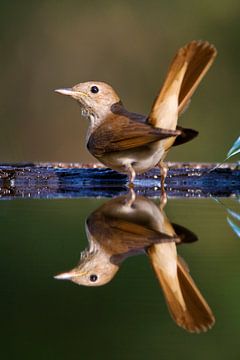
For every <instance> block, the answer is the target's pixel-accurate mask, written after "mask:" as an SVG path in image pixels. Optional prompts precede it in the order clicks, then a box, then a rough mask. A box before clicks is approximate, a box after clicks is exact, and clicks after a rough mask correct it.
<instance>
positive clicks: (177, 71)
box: [149, 41, 217, 129]
mask: <svg viewBox="0 0 240 360" xmlns="http://www.w3.org/2000/svg"><path fill="white" fill-rule="evenodd" d="M216 54H217V51H216V49H215V47H214V46H213V45H211V44H209V43H208V42H206V41H192V42H190V43H189V44H187V45H186V46H184V47H183V48H181V49H179V50H178V52H177V54H176V56H175V57H174V59H173V61H172V63H171V65H170V68H169V70H168V73H167V76H166V79H165V81H164V84H163V87H162V89H161V91H160V93H159V95H158V96H157V98H156V100H155V101H154V103H153V106H152V109H151V112H150V115H149V123H151V124H152V125H153V126H156V127H160V128H165V129H166V128H167V129H175V128H176V125H177V118H178V114H181V113H182V112H183V111H184V109H185V108H186V107H187V105H188V103H189V101H190V98H191V96H192V95H193V93H194V91H195V90H196V88H197V86H198V84H199V83H200V81H201V80H202V78H203V76H204V75H205V73H206V72H207V71H208V69H209V67H210V66H211V64H212V62H213V60H214V58H215V57H216Z"/></svg>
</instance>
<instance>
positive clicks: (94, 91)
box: [90, 86, 99, 94]
mask: <svg viewBox="0 0 240 360" xmlns="http://www.w3.org/2000/svg"><path fill="white" fill-rule="evenodd" d="M90 90H91V92H92V93H93V94H97V93H98V92H99V88H98V87H97V86H92V87H91V89H90Z"/></svg>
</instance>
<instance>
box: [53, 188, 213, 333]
mask: <svg viewBox="0 0 240 360" xmlns="http://www.w3.org/2000/svg"><path fill="white" fill-rule="evenodd" d="M164 206H165V202H163V203H160V206H158V205H157V204H156V203H155V202H153V201H152V200H150V199H147V198H145V197H143V196H140V195H136V194H135V192H134V190H132V189H131V191H130V192H129V193H128V194H127V195H123V196H120V197H117V198H114V199H112V200H110V201H108V202H106V203H105V204H103V205H102V206H100V207H99V208H98V209H96V210H95V211H94V212H93V213H92V214H90V215H89V217H88V218H87V220H86V234H87V238H88V241H89V246H88V247H87V248H86V249H85V250H84V251H82V253H81V256H80V262H79V264H78V265H77V266H76V267H74V268H73V269H72V270H70V271H67V272H64V273H61V274H59V275H57V276H55V278H56V279H60V280H70V281H72V282H74V283H76V284H78V285H85V286H95V287H97V286H101V285H105V284H107V283H108V282H110V281H111V280H112V279H113V278H114V276H115V275H116V274H117V272H118V270H119V269H120V267H121V265H122V263H123V262H124V260H126V259H127V258H129V257H131V256H136V255H140V254H146V255H147V256H148V258H149V260H150V264H151V266H152V268H153V269H154V272H155V274H156V277H157V279H158V281H159V283H160V286H161V288H162V290H163V293H164V296H165V299H166V303H167V305H168V308H169V311H170V314H171V315H172V318H173V320H174V321H175V322H176V323H177V325H179V326H181V327H182V328H184V329H185V330H187V331H189V332H201V331H206V330H208V329H210V328H211V327H212V326H213V324H214V321H215V319H214V315H213V313H212V310H211V309H210V307H209V306H208V304H207V302H206V300H205V299H204V297H203V296H202V294H201V293H200V291H199V289H198V288H197V286H196V285H195V283H194V281H193V279H192V277H191V276H190V273H189V268H188V266H187V265H186V263H185V261H184V260H183V259H182V258H181V257H180V256H179V255H177V248H176V245H180V244H182V243H191V242H194V241H196V240H197V236H196V235H195V234H194V233H193V232H192V231H190V230H188V229H187V228H185V227H183V226H181V225H178V224H175V223H171V222H170V220H169V219H168V218H167V215H166V214H165V212H164V210H163V207H164Z"/></svg>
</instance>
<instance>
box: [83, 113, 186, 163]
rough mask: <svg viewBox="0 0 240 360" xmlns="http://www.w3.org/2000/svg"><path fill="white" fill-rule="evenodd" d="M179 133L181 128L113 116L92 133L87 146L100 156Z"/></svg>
mask: <svg viewBox="0 0 240 360" xmlns="http://www.w3.org/2000/svg"><path fill="white" fill-rule="evenodd" d="M113 125H114V126H113ZM179 134H181V131H180V130H165V129H159V128H154V127H153V126H151V125H149V124H146V123H143V122H139V121H134V120H131V119H130V118H128V117H125V116H113V117H110V118H108V119H106V120H105V121H104V123H103V124H101V125H100V126H99V127H98V128H97V129H96V130H95V131H94V132H93V133H92V135H91V136H90V138H89V141H88V144H87V147H88V149H89V151H90V152H91V153H92V154H94V155H99V156H100V155H101V154H105V153H108V152H112V151H122V150H127V149H133V148H136V147H139V146H143V145H146V144H149V143H152V142H154V141H157V140H161V139H165V138H168V137H171V136H177V135H179Z"/></svg>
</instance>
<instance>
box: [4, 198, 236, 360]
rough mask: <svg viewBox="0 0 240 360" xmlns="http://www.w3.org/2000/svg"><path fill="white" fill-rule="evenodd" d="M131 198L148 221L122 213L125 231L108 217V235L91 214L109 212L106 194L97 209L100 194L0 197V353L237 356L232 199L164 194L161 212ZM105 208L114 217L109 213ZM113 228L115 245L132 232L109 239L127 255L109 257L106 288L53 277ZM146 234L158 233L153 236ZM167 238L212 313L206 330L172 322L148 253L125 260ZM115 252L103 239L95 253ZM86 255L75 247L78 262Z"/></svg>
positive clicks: (106, 356) (63, 356)
mask: <svg viewBox="0 0 240 360" xmlns="http://www.w3.org/2000/svg"><path fill="white" fill-rule="evenodd" d="M141 199H142V201H143V202H144V201H145V203H143V206H142V212H144V211H146V212H148V216H149V218H148V219H147V220H146V219H145V220H144V218H143V217H141V216H142V215H141V214H140V215H139V214H137V215H136V216H135V218H134V219H135V220H133V218H130V220H129V222H130V223H131V224H132V223H135V225H136V224H137V225H136V226H137V227H136V226H135V228H134V230H133V229H132V228H130V229H129V228H128V226H129V223H128V224H127V225H126V222H127V218H124V219H122V217H121V221H122V220H124V222H121V224H120V225H119V223H117V224H116V222H114V223H111V221H110V223H111V224H110V225H111V226H112V228H111V232H110V233H109V230H108V229H106V227H107V226H108V225H109V218H107V219H106V216H105V217H104V219H103V218H101V216H98V215H99V213H100V215H101V214H102V210H101V209H106V208H107V209H110V207H111V206H112V205H111V204H112V203H113V202H114V201H115V199H114V200H110V203H108V204H109V205H105V207H102V208H100V207H101V206H102V205H103V204H106V203H107V202H109V200H107V199H72V200H71V199H65V200H14V201H2V202H0V209H1V210H0V222H1V252H0V254H1V255H0V256H1V261H0V264H1V274H2V277H1V278H2V286H1V320H2V326H1V328H2V335H1V340H2V341H1V350H0V353H1V354H2V356H4V358H6V359H16V358H20V359H23V358H24V359H76V358H80V359H146V358H148V359H158V358H159V359H175V358H178V359H191V358H193V357H194V359H203V358H206V359H226V358H228V359H239V358H240V348H239V334H240V306H239V299H240V285H239V277H240V261H239V252H240V239H239V238H238V237H237V235H236V233H234V231H233V230H232V229H231V227H230V226H229V224H228V222H227V208H229V209H231V210H233V211H235V212H236V213H237V212H238V213H239V203H238V201H237V199H235V198H233V199H221V202H222V203H223V204H224V206H225V207H224V206H223V205H221V204H219V203H217V202H216V201H214V200H213V199H209V198H208V199H169V200H168V202H167V204H166V206H165V207H164V209H161V208H159V201H158V200H153V199H146V198H145V200H144V198H141ZM141 199H140V200H141ZM128 200H129V198H128ZM128 200H126V202H125V205H126V206H128V205H129V206H132V205H133V208H134V211H135V210H136V209H137V208H138V205H137V204H136V201H137V200H139V198H138V197H137V198H136V199H133V200H130V204H129V203H127V201H128ZM116 201H118V200H116ZM131 201H132V202H131ZM99 208H100V211H98V210H99ZM147 209H150V210H149V211H148V210H147ZM157 209H160V210H159V212H158V210H157ZM96 210H97V211H96ZM113 211H115V213H114V214H115V215H114V216H115V220H116V219H117V220H118V219H119V211H118V210H116V209H115V210H113ZM150 213H151V214H153V215H149V214H150ZM164 213H165V215H164ZM105 215H106V214H105ZM114 216H113V218H114ZM151 216H153V217H154V218H153V219H152V220H151ZM158 216H159V223H158V220H157V218H158ZM86 219H88V222H87V226H86V228H85V221H86ZM89 219H90V220H89ZM104 221H105V222H104ZM96 224H97V225H96ZM172 224H178V225H180V227H178V233H180V235H179V234H177V236H173V234H174V232H173V233H171V231H172V230H171V229H172V228H174V229H175V230H176V229H177V228H176V227H174V226H175V225H172ZM131 226H132V225H131ZM158 226H159V228H158ZM86 229H87V234H86ZM126 229H128V230H126ZM146 229H147V230H146ZM179 229H180V231H179ZM116 231H121V232H122V235H121V241H123V242H124V241H125V240H124V239H126V231H128V233H131V234H134V236H135V238H134V239H132V238H131V239H130V240H129V237H128V240H127V245H126V244H125V245H124V244H122V243H121V241H120V242H119V244H118V248H119V247H120V248H121V251H122V253H124V254H125V255H126V254H127V255H131V256H129V257H128V258H126V259H125V260H124V258H125V257H127V256H124V258H122V257H121V259H120V260H119V258H118V260H117V261H115V263H114V264H115V266H117V269H115V270H114V271H113V275H112V276H109V277H108V278H107V281H106V282H107V284H106V285H103V286H91V287H89V286H88V287H86V286H80V285H77V284H76V283H74V282H71V281H69V280H64V281H60V280H56V279H54V276H55V275H56V274H59V273H62V272H65V271H69V270H70V269H73V268H75V267H76V265H77V264H78V262H79V257H80V253H81V252H82V251H83V250H84V249H86V248H88V239H89V237H90V235H91V236H92V237H94V239H95V241H98V242H99V243H100V244H103V242H104V239H106V238H107V237H108V238H109V237H112V238H113V239H114V236H115V237H116ZM189 231H191V232H189ZM154 232H155V235H154ZM156 232H158V233H161V236H159V237H160V238H161V241H158V240H157V236H156ZM175 233H177V231H175ZM89 234H90V235H89ZM109 234H110V235H109ZM136 234H137V235H136ZM182 234H185V235H186V234H187V235H186V236H185V235H184V236H182ZM189 234H190V235H191V236H190V240H196V238H197V241H193V242H192V241H188V238H189ZM175 235H176V234H175ZM178 235H179V236H178ZM171 236H172V238H171ZM136 238H137V239H138V240H137V241H138V243H137V244H138V245H137V250H136V251H135V250H133V244H134V241H135V242H136ZM140 238H142V240H139V239H140ZM118 239H119V236H118ZM144 239H145V240H144ZM146 239H147V240H146ZM141 241H143V246H141V244H140V243H141ZM139 242H140V243H139ZM175 242H180V244H178V245H177V252H178V254H180V256H181V258H182V259H184V260H183V261H182V264H183V266H185V267H188V268H189V270H190V274H191V277H192V278H193V279H194V282H195V286H196V287H197V288H198V289H199V291H200V292H201V296H202V298H203V299H204V300H202V301H204V302H205V303H204V304H205V307H208V308H207V309H208V310H207V312H208V316H209V319H207V322H211V316H212V319H213V316H214V317H215V319H216V322H215V324H214V325H213V326H212V328H211V329H210V330H208V331H207V332H202V333H200V334H192V333H189V332H187V331H186V330H184V329H183V328H182V327H180V326H178V325H176V319H175V321H174V319H173V318H172V317H171V315H170V312H169V310H168V307H167V305H166V301H165V298H164V296H163V291H162V288H161V286H160V283H159V281H158V280H157V271H156V268H154V264H153V260H152V258H151V256H150V255H144V254H142V255H141V254H140V256H134V255H136V254H137V253H141V252H143V250H144V249H147V252H148V251H149V249H153V248H154V247H156V246H160V247H161V246H169V247H175ZM118 248H117V250H116V248H114V246H112V245H111V244H109V243H108V245H107V246H106V247H105V250H106V252H107V253H108V254H109V252H111V255H116V253H117V252H119V251H118ZM109 249H110V250H109ZM122 249H123V250H122ZM121 251H120V252H121ZM128 251H130V253H128ZM148 254H149V252H148ZM86 258H87V260H88V259H89V258H88V257H87V256H86V252H85V253H84V255H83V256H82V261H85V260H86ZM91 259H92V258H91ZM122 260H124V261H123V262H122ZM173 261H174V260H173ZM175 261H176V260H175ZM116 264H117V265H116ZM95 265H96V264H95ZM85 266H86V261H85ZM167 266H168V265H167ZM170 267H171V266H170ZM173 267H174V266H173ZM105 268H106V267H105ZM118 268H119V269H118ZM154 269H155V271H154ZM97 271H99V268H98V269H97ZM109 271H110V272H111V271H112V270H111V269H110V270H109ZM84 273H85V274H86V268H85V269H84ZM88 274H89V273H88ZM95 275H96V268H95ZM97 275H98V276H99V274H97ZM87 276H88V275H87ZM111 277H112V279H111ZM88 279H89V277H88ZM74 280H76V278H75V279H74ZM98 280H99V278H98ZM98 280H96V282H97V281H98ZM75 282H77V281H75ZM173 317H174V316H173ZM204 321H205V320H204ZM209 327H210V326H209Z"/></svg>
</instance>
